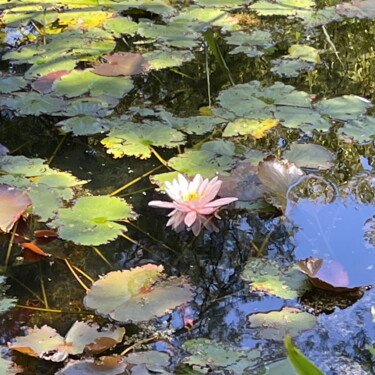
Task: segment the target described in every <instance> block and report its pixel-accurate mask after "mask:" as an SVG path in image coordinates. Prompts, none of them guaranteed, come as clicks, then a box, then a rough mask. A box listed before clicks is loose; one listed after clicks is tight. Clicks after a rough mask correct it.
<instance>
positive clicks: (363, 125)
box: [338, 116, 375, 144]
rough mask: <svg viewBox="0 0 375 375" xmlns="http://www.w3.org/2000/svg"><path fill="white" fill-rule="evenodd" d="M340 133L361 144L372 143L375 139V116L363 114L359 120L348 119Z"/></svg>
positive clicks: (339, 130)
mask: <svg viewBox="0 0 375 375" xmlns="http://www.w3.org/2000/svg"><path fill="white" fill-rule="evenodd" d="M338 133H339V134H341V135H342V137H343V138H347V137H349V138H350V139H353V140H354V141H355V142H358V143H360V144H366V143H370V142H372V141H373V140H374V139H375V117H372V116H361V117H360V118H359V119H358V120H349V121H346V122H345V123H344V126H342V127H341V128H339V129H338Z"/></svg>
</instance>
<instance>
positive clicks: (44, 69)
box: [25, 52, 77, 79]
mask: <svg viewBox="0 0 375 375" xmlns="http://www.w3.org/2000/svg"><path fill="white" fill-rule="evenodd" d="M56 54H58V53H57V52H56ZM37 59H38V60H39V56H37ZM45 60H46V61H39V62H38V61H37V62H36V63H35V64H34V65H33V66H32V67H31V68H30V69H29V70H28V71H27V72H26V73H25V78H27V79H32V78H35V77H38V76H45V75H46V74H48V73H53V72H57V71H59V70H72V69H74V68H75V66H76V64H77V59H74V58H72V57H69V56H60V57H59V56H51V57H50V58H49V59H48V58H47V56H46V57H45ZM29 62H31V61H29Z"/></svg>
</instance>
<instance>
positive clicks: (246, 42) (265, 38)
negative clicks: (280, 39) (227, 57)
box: [225, 30, 275, 57]
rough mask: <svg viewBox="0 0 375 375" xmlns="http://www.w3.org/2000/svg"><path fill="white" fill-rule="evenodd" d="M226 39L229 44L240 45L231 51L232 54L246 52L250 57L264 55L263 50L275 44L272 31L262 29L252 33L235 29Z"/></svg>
mask: <svg viewBox="0 0 375 375" xmlns="http://www.w3.org/2000/svg"><path fill="white" fill-rule="evenodd" d="M225 40H226V41H227V42H228V44H232V45H236V46H238V47H236V48H235V49H234V50H232V51H230V54H236V53H244V54H245V55H247V56H249V57H256V56H262V55H263V51H262V50H264V49H267V48H269V47H272V46H273V45H274V44H275V42H274V41H273V40H272V36H271V33H270V32H268V31H262V30H256V31H253V32H252V33H245V32H243V31H233V32H232V33H231V35H230V36H227V37H226V38H225Z"/></svg>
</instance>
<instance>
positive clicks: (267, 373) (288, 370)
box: [256, 359, 297, 375]
mask: <svg viewBox="0 0 375 375" xmlns="http://www.w3.org/2000/svg"><path fill="white" fill-rule="evenodd" d="M256 375H297V373H296V372H295V370H294V368H293V366H292V365H291V363H290V362H289V361H288V360H287V359H281V360H279V361H276V362H272V363H271V364H269V365H266V366H265V369H264V370H263V369H262V370H261V371H259V372H258V373H256Z"/></svg>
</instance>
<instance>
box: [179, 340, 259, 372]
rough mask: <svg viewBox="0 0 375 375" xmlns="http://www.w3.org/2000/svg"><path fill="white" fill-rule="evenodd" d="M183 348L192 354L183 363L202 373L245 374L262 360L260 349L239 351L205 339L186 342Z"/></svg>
mask: <svg viewBox="0 0 375 375" xmlns="http://www.w3.org/2000/svg"><path fill="white" fill-rule="evenodd" d="M183 348H184V349H185V350H186V351H187V352H189V353H190V355H189V356H187V357H185V358H183V360H182V362H183V363H187V364H189V365H191V366H194V367H195V368H197V369H198V370H199V371H200V373H208V372H210V370H212V371H215V372H216V371H219V373H223V374H224V373H230V374H233V375H241V374H245V373H246V372H245V369H246V368H252V367H255V366H256V365H257V364H259V362H260V360H261V352H260V350H258V349H237V348H235V347H232V346H230V345H227V344H224V343H222V342H219V341H215V340H208V339H205V338H199V339H193V340H188V341H185V342H184V344H183Z"/></svg>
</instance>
